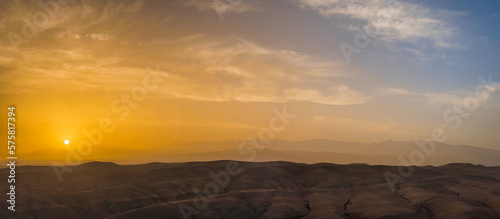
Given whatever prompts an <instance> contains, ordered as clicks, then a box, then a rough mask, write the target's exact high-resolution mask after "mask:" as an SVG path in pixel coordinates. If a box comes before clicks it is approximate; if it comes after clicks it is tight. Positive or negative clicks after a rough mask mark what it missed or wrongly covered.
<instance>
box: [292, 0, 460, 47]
mask: <svg viewBox="0 0 500 219" xmlns="http://www.w3.org/2000/svg"><path fill="white" fill-rule="evenodd" d="M293 1H294V2H296V3H298V4H299V5H300V6H301V7H302V8H304V9H312V10H316V11H318V13H319V14H320V15H321V16H323V17H325V18H328V19H335V21H336V22H335V23H336V24H337V25H339V26H343V27H345V28H346V29H349V30H352V29H354V27H360V28H362V29H364V30H367V31H372V32H374V30H377V29H378V30H379V32H378V34H377V38H378V39H381V40H383V41H386V42H389V43H397V42H403V43H410V44H411V45H413V47H416V50H415V48H413V50H409V51H410V52H411V51H414V52H415V51H416V52H418V53H420V51H421V50H424V49H427V48H425V47H428V46H431V47H434V48H438V49H456V48H463V46H462V45H460V44H459V43H458V42H457V41H456V38H457V37H458V35H459V34H460V29H459V28H458V27H457V26H455V25H454V24H453V23H454V21H456V19H457V18H459V17H462V16H465V15H467V13H466V12H462V11H450V10H443V9H433V8H429V7H425V6H423V5H419V4H415V3H411V2H407V1H399V0H374V1H372V0H360V1H341V0H293ZM337 18H348V20H347V21H346V19H337ZM410 49H412V48H410ZM419 50H420V51H419Z"/></svg>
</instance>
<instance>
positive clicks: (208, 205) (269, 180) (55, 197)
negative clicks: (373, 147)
mask: <svg viewBox="0 0 500 219" xmlns="http://www.w3.org/2000/svg"><path fill="white" fill-rule="evenodd" d="M68 168H69V169H66V170H71V172H69V173H65V174H63V181H62V182H60V181H59V180H58V178H57V177H56V175H55V172H54V169H53V168H52V167H50V166H21V167H17V169H16V173H17V179H16V180H17V181H16V187H17V188H18V189H17V190H16V194H17V197H16V212H11V211H8V210H7V207H6V204H4V207H2V208H1V210H0V218H64V219H69V218H170V219H175V218H183V216H182V215H183V214H184V215H185V216H186V217H187V216H189V218H238V219H241V218H305V219H311V218H325V219H332V218H500V167H485V166H481V165H472V164H448V165H444V166H438V167H434V166H423V167H413V168H414V171H413V173H411V174H408V175H407V177H404V176H400V175H399V174H398V167H396V166H369V165H366V164H350V165H336V164H328V163H319V164H300V163H290V162H263V163H252V162H235V161H213V162H190V163H150V164H143V165H117V164H114V163H103V162H92V163H86V164H82V165H79V166H73V167H68ZM400 169H401V168H400ZM7 171H8V170H7V169H0V175H3V176H6V175H8V173H7ZM387 171H389V172H390V173H394V174H395V176H398V177H401V178H400V179H402V180H404V182H402V183H397V184H394V190H393V191H391V187H390V186H389V184H388V183H387V182H386V176H387V173H388V172H387ZM2 181H3V180H2ZM0 188H1V189H2V191H7V189H8V188H7V183H6V182H2V184H0ZM4 203H5V201H4Z"/></svg>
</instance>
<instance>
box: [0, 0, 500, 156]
mask: <svg viewBox="0 0 500 219" xmlns="http://www.w3.org/2000/svg"><path fill="white" fill-rule="evenodd" d="M297 2H299V3H297ZM309 3H310V4H312V2H309ZM1 4H2V5H3V6H5V7H2V8H4V9H2V10H3V11H2V12H1V14H2V17H1V18H0V19H1V20H0V24H1V25H0V26H1V28H2V35H5V36H7V35H8V34H9V33H15V34H17V35H18V36H22V37H26V36H24V35H23V33H22V28H23V25H24V23H23V21H22V18H23V17H26V16H27V17H28V18H30V19H33V16H34V14H36V13H38V12H40V11H42V12H44V10H43V9H41V7H40V6H37V5H35V4H29V1H19V2H2V3H1ZM305 4H307V1H291V2H288V3H285V1H283V2H281V3H276V2H275V3H267V2H265V1H263V2H261V1H255V2H253V3H250V2H246V1H244V2H243V3H240V4H238V5H234V6H231V7H232V8H231V11H221V10H222V9H220V8H212V5H210V4H206V3H203V1H185V2H173V1H167V2H163V3H159V2H155V1H144V2H143V1H124V2H121V3H117V2H105V1H84V2H80V1H78V2H77V1H69V2H68V3H67V4H59V5H58V6H57V7H59V8H58V9H57V10H55V8H52V12H54V13H53V16H48V17H47V20H45V21H44V22H41V23H40V24H39V25H38V26H37V31H36V32H35V33H34V34H33V36H31V37H26V38H25V39H26V41H25V42H24V41H23V42H22V43H20V44H19V45H17V46H13V44H12V42H11V41H9V38H8V37H4V38H2V41H1V44H0V51H1V53H0V54H1V55H0V82H1V83H2V86H1V87H0V100H1V107H2V108H3V109H4V110H3V112H5V113H6V111H7V109H6V108H7V106H9V105H15V106H16V107H17V109H16V111H17V118H16V119H17V130H18V132H17V133H18V136H19V137H18V142H19V147H18V151H19V152H28V151H34V150H38V149H43V148H54V147H65V146H64V144H63V141H64V140H65V139H69V140H70V142H71V143H70V146H71V145H74V144H75V143H76V142H78V141H80V140H82V139H84V138H85V136H84V134H83V133H84V131H85V130H87V131H88V130H93V129H96V128H98V127H99V123H100V122H101V121H102V120H103V119H109V121H112V122H113V126H114V130H113V131H112V132H110V133H107V134H105V135H104V140H103V142H102V145H103V146H106V147H110V148H113V147H131V148H143V147H151V146H157V145H164V144H168V143H171V142H175V141H224V140H246V139H247V138H248V137H249V136H255V135H256V133H257V132H258V130H260V129H261V128H263V127H267V126H268V124H269V120H270V119H271V118H272V117H273V115H274V114H273V111H272V110H273V109H274V108H278V109H281V108H283V107H284V106H286V107H287V109H288V111H289V112H290V113H293V114H295V115H297V118H296V119H295V120H293V122H292V123H291V124H290V125H289V126H287V127H286V129H285V130H284V131H283V132H280V133H277V134H276V136H275V137H276V138H279V139H285V140H304V139H318V138H319V139H335V140H344V141H359V142H378V141H383V140H389V139H391V140H413V139H423V138H429V137H430V134H431V132H432V131H433V129H435V128H437V127H441V128H444V129H446V130H448V134H449V140H448V142H447V143H452V144H469V145H475V146H478V147H486V148H493V149H497V150H498V149H500V148H499V147H498V146H499V143H500V136H499V135H498V132H497V131H494V130H500V126H499V124H500V123H499V120H500V117H499V114H498V112H499V109H500V104H499V102H500V101H499V96H498V94H497V93H495V91H496V90H497V89H498V88H500V86H497V85H494V86H493V85H492V86H490V88H491V90H489V91H491V95H490V97H489V99H488V100H486V101H481V103H480V105H479V107H478V109H477V110H474V112H471V113H472V116H471V117H470V118H464V119H463V123H462V124H461V126H460V129H458V130H454V129H450V127H449V126H450V123H449V122H446V121H445V120H443V113H445V112H446V111H447V110H448V109H453V104H457V103H462V102H463V100H464V98H466V97H468V96H470V95H473V94H474V91H475V88H476V86H478V85H480V81H479V80H477V77H478V76H479V75H482V76H484V77H487V76H488V75H489V74H492V73H495V74H497V73H498V71H496V72H495V71H489V68H486V67H485V71H483V72H481V74H479V73H478V72H476V73H474V74H472V73H469V74H462V73H460V72H459V71H458V70H457V69H463V67H461V66H460V65H461V62H460V60H449V59H447V58H439V57H443V56H445V57H446V56H447V55H448V56H450V54H462V53H464V51H463V50H462V49H457V48H455V47H454V43H458V42H461V41H460V39H462V37H463V36H462V35H460V34H459V33H455V32H453V31H454V30H456V29H460V28H463V27H461V26H458V23H457V22H456V20H454V18H453V16H455V15H454V14H450V16H449V17H447V18H446V19H445V18H441V17H435V16H434V15H433V13H432V10H434V9H432V8H428V6H426V5H423V4H420V5H419V4H417V3H415V4H417V6H418V7H416V6H415V5H412V4H413V3H405V4H403V5H402V6H403V8H404V7H409V8H411V6H415V7H413V8H417V9H416V10H421V12H422V13H421V14H420V15H418V16H422V17H423V18H427V19H431V20H436V21H439V22H440V24H442V25H441V26H438V27H434V26H431V25H427V26H426V25H422V24H420V23H418V21H420V20H419V19H417V18H418V17H411V16H417V15H415V14H411V13H409V12H408V11H403V12H402V13H408V14H407V17H398V16H399V15H396V14H394V15H392V14H390V13H391V12H385V13H388V14H387V16H389V17H390V16H392V18H393V19H401V21H400V22H401V25H408V26H407V27H405V28H406V29H405V31H407V32H405V33H406V35H402V34H401V35H397V34H396V35H391V33H392V32H391V30H392V29H391V30H389V29H387V30H386V29H384V28H385V27H384V26H382V25H381V26H380V27H379V28H381V30H382V32H381V33H380V35H379V36H378V38H376V39H374V40H373V42H372V44H370V46H368V47H366V48H364V49H363V51H362V52H361V53H359V54H355V55H353V56H352V59H353V60H352V61H351V62H347V61H346V60H345V58H344V55H343V53H342V50H341V49H340V48H339V46H338V45H339V44H340V43H342V42H349V43H352V40H353V37H354V36H355V34H356V33H355V31H352V29H350V28H349V27H348V26H349V25H351V26H352V25H357V24H358V23H356V22H357V21H359V20H361V21H365V23H366V22H369V16H368V15H367V16H368V17H363V16H361V15H359V16H358V15H357V14H351V15H349V14H347V15H346V16H352V17H353V19H351V20H350V21H349V19H347V20H345V19H344V20H345V21H344V20H342V19H336V17H335V16H336V15H335V14H333V15H331V14H325V12H324V11H321V9H318V8H317V7H316V6H315V5H305ZM332 7H333V6H332ZM366 7H368V8H369V7H376V5H372V4H371V3H370V4H367V5H366ZM436 10H437V9H436ZM429 11H430V12H429ZM217 12H218V13H219V14H218V13H217ZM330 12H331V11H330ZM44 13H45V12H44ZM221 13H222V14H223V15H224V16H223V19H221V17H220V16H219V15H220V14H221ZM443 13H444V12H443ZM422 17H421V18H422ZM413 18H414V19H415V20H405V19H413ZM439 19H443V20H439ZM457 19H458V18H457ZM341 22H352V23H341ZM415 22H417V23H415ZM374 24H375V25H377V24H376V23H374ZM346 25H347V26H346ZM412 27H413V28H415V29H411V28H412ZM422 28H429V29H425V30H424V29H422ZM399 31H403V30H399ZM419 31H420V32H419ZM415 32H419V34H417V33H415ZM451 33H453V34H451ZM11 36H12V35H11ZM423 40H428V41H431V42H434V43H433V44H432V45H430V46H429V45H426V47H425V48H423V47H422V48H421V47H419V46H420V44H419V43H415V42H421V41H423ZM444 42H448V43H449V44H446V45H445V43H444ZM406 44H412V45H414V46H416V48H413V47H412V48H411V49H410V48H407V47H398V46H399V45H403V46H404V45H406ZM457 56H459V55H457ZM497 58H498V56H497ZM429 59H436V61H435V62H434V61H428V60H429ZM457 59H458V58H457ZM451 62H454V63H458V64H455V65H453V64H450V63H451ZM469 64H470V65H472V64H471V63H469ZM148 66H149V67H148ZM496 70H498V68H497V69H496ZM454 71H457V72H458V73H456V74H455V75H453V76H450V75H451V73H450V72H454ZM495 76H498V74H497V75H495ZM495 76H494V77H493V80H494V81H495V80H497V78H498V77H495ZM134 95H135V98H134ZM141 95H145V96H141ZM127 99H129V100H128V102H127ZM126 112H127V113H126ZM2 127H3V126H2ZM0 131H1V134H0V137H1V138H5V137H6V135H5V133H6V132H5V128H2V129H1V130H0Z"/></svg>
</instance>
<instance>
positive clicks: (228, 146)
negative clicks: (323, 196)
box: [19, 140, 500, 166]
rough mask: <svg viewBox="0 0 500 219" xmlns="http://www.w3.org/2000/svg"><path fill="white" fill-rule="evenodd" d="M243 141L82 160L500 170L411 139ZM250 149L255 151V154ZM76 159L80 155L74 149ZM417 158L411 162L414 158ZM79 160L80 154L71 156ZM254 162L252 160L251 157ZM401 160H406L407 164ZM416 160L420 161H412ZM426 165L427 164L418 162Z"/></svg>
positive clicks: (37, 159)
mask: <svg viewBox="0 0 500 219" xmlns="http://www.w3.org/2000/svg"><path fill="white" fill-rule="evenodd" d="M241 143H242V142H240V141H223V142H200V141H195V142H176V143H171V144H168V145H162V146H155V147H150V148H144V149H137V148H125V147H120V148H106V147H102V146H101V147H94V148H93V150H92V152H91V153H90V154H89V155H88V156H80V159H81V160H80V161H81V162H87V161H95V160H98V161H112V162H116V163H121V164H131V163H148V162H188V161H213V160H240V161H257V162H263V161H290V162H298V163H309V164H311V163H321V162H325V163H337V164H349V163H366V164H370V165H402V164H403V165H411V164H419V165H434V166H437V165H444V164H448V163H472V164H481V165H485V166H500V151H496V150H492V149H485V148H479V147H473V146H467V145H449V144H444V143H435V150H434V152H433V153H432V154H430V155H427V154H425V153H424V151H422V149H420V148H419V147H418V146H417V144H415V143H414V142H411V141H383V142H379V143H371V144H367V143H359V142H343V141H334V140H305V141H284V140H274V141H272V142H271V143H269V144H267V145H266V146H265V148H263V149H261V150H257V149H255V150H252V149H250V148H251V146H248V145H247V146H245V148H244V149H246V150H247V151H246V154H242V153H240V152H239V151H238V147H239V145H240V144H241ZM249 150H252V153H254V155H252V153H250V151H249ZM70 153H71V152H69V151H68V150H67V149H64V148H53V149H43V150H39V151H34V152H30V153H25V154H20V155H19V158H20V160H19V161H20V162H21V163H22V164H29V165H46V164H52V163H53V162H54V161H56V162H59V163H61V164H65V163H66V162H65V160H66V158H67V157H68V154H70ZM73 155H78V153H77V152H76V151H73ZM410 156H411V158H410ZM69 157H71V158H72V160H73V161H75V159H74V156H71V155H70V156H69ZM250 158H251V159H250ZM400 158H403V160H406V161H407V163H404V162H403V163H402V162H401V160H400ZM411 161H414V163H411ZM420 161H422V162H421V163H418V162H420Z"/></svg>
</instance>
